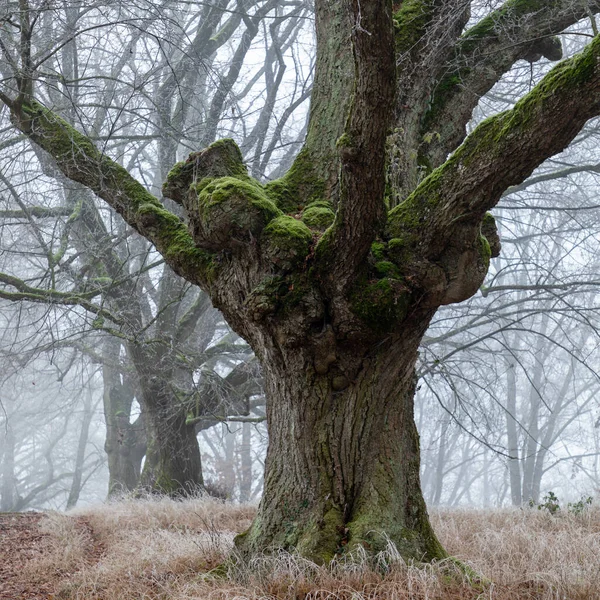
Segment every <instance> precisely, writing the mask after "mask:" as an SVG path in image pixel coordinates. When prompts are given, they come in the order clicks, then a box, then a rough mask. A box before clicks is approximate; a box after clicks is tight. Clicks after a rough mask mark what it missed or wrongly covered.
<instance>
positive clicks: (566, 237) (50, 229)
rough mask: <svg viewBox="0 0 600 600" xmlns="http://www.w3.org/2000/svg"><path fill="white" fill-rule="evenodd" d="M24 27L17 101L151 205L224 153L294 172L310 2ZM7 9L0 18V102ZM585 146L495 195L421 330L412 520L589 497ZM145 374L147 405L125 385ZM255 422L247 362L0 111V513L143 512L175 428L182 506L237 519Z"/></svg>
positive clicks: (254, 481) (532, 66) (255, 472)
mask: <svg viewBox="0 0 600 600" xmlns="http://www.w3.org/2000/svg"><path fill="white" fill-rule="evenodd" d="M31 4H32V8H33V9H34V12H35V15H36V17H35V18H36V22H35V25H34V26H33V27H32V36H31V40H30V42H31V45H32V51H33V56H34V60H35V63H36V68H37V70H38V71H39V73H40V75H39V77H38V78H37V80H36V81H35V84H34V85H35V92H36V96H37V97H38V98H39V99H40V100H41V101H43V102H44V104H46V105H47V106H48V107H51V108H52V109H53V110H54V111H55V112H57V113H59V114H60V115H61V116H62V117H63V118H64V119H65V120H66V121H68V122H69V123H70V124H72V125H74V126H75V127H76V128H78V129H81V130H82V131H84V132H85V133H86V135H88V136H89V137H91V138H92V139H93V140H94V141H95V142H96V144H97V146H98V148H99V149H101V151H102V152H105V153H106V154H107V155H109V156H111V157H112V158H114V159H116V160H118V161H119V162H120V163H121V164H122V165H123V166H125V167H126V168H127V169H128V170H129V171H130V172H131V173H132V174H133V175H134V176H135V177H137V178H138V180H140V181H142V182H143V183H144V184H145V186H146V187H147V188H148V189H149V190H150V191H151V192H152V193H153V194H155V195H157V196H158V197H161V192H160V189H161V185H162V183H163V182H164V181H165V179H166V177H167V174H168V172H169V170H170V169H171V168H172V167H173V165H174V164H175V163H176V162H177V161H179V160H185V158H186V157H187V155H188V154H189V153H190V152H192V151H197V150H199V149H202V148H204V147H206V146H207V145H209V144H210V143H212V142H214V141H215V140H218V139H221V138H225V137H231V138H233V139H234V140H235V141H236V142H237V143H238V144H239V146H240V148H241V150H242V152H243V155H244V157H245V161H246V164H247V166H248V170H249V172H250V174H251V175H252V176H253V177H256V178H257V179H260V180H262V181H269V180H272V179H276V178H277V177H279V176H280V175H281V174H282V173H284V172H285V170H286V169H287V168H288V167H289V165H290V164H291V161H292V160H293V158H294V156H295V155H296V153H297V152H298V150H299V149H300V147H301V144H302V141H303V139H304V135H305V131H306V124H307V118H308V110H309V100H310V90H311V81H312V73H313V67H314V50H315V40H314V35H313V19H312V6H311V3H310V2H305V1H303V0H298V1H294V0H237V1H229V0H215V1H214V2H210V3H204V2H196V1H190V2H184V1H179V0H162V1H160V2H149V1H145V0H136V1H134V2H127V3H123V2H119V1H116V0H115V1H112V0H102V1H98V2H95V1H92V2H78V1H73V0H72V1H69V2H49V3H46V2H42V1H39V2H37V3H36V2H32V3H31ZM490 4H492V5H494V6H495V5H499V4H500V3H498V2H497V3H495V4H494V3H493V2H492V3H490V2H488V1H483V0H482V2H481V7H482V10H483V9H484V8H485V10H489V8H490ZM15 6H16V3H15V2H12V1H9V2H8V3H7V4H5V5H4V8H0V24H1V28H0V41H1V47H2V50H3V60H2V61H0V77H1V79H2V83H1V84H0V85H1V86H7V89H12V88H11V87H10V86H11V85H13V83H11V82H13V79H14V78H13V75H12V73H13V69H12V65H11V58H10V57H11V56H16V54H15V53H16V52H18V46H19V41H20V40H19V36H20V30H19V24H18V23H17V22H16V21H15V16H14V15H15V11H16V8H15ZM476 17H477V11H476V10H475V11H474V14H473V19H474V20H475V19H476ZM591 34H592V24H591V23H590V22H585V23H580V24H578V25H577V26H575V27H573V28H572V29H571V30H569V31H568V32H566V33H565V34H564V35H562V36H561V41H562V45H563V49H564V53H565V55H567V56H568V55H571V54H573V53H575V52H577V51H578V50H579V49H581V47H582V46H583V45H584V43H585V41H587V39H588V38H589V36H590V35H591ZM534 59H535V57H533V58H532V61H533V62H528V61H520V62H518V63H517V64H516V65H515V67H514V68H513V69H512V70H511V71H510V72H509V73H508V74H507V75H506V76H505V77H503V79H502V80H501V81H500V82H499V84H498V85H496V86H495V88H494V89H493V90H492V91H491V92H490V93H489V94H488V95H487V96H486V97H484V98H483V99H482V100H481V102H480V104H479V106H478V108H477V110H476V113H475V114H474V119H473V124H476V123H478V122H480V121H481V120H483V119H484V118H486V116H488V115H490V114H495V113H497V112H498V111H501V110H505V109H508V108H510V107H511V106H512V105H513V104H514V102H515V101H516V99H517V98H519V97H520V96H522V95H523V93H524V92H525V91H527V90H528V89H530V88H531V87H533V86H534V85H535V83H536V82H538V81H539V80H540V78H541V77H542V76H543V74H544V73H546V72H547V71H548V70H549V68H550V67H551V63H549V62H548V61H546V60H545V59H541V60H537V59H535V60H534ZM598 125H599V123H598V120H593V121H591V122H590V123H588V125H587V126H586V127H585V128H584V130H583V131H582V132H581V133H580V134H579V136H578V137H577V139H576V140H575V142H574V143H573V144H572V145H571V146H570V147H569V148H568V149H567V150H566V151H565V152H564V153H562V154H560V155H558V156H556V157H554V158H553V159H551V160H548V161H546V163H544V164H543V165H542V166H541V167H540V168H539V169H538V170H537V171H536V172H535V173H534V174H533V176H532V177H531V178H530V179H529V180H528V181H526V182H525V183H523V184H522V185H520V186H516V187H515V188H512V189H509V190H508V191H507V193H506V194H505V196H504V198H503V199H502V201H501V202H500V204H499V206H498V207H497V208H496V209H495V210H494V216H495V217H496V221H497V223H498V227H499V231H500V236H501V242H502V253H501V256H500V257H499V258H496V259H493V260H492V263H491V267H490V271H489V274H488V277H487V279H486V281H485V284H484V286H483V287H482V288H481V290H480V292H479V293H478V294H476V295H475V296H474V297H473V298H472V299H470V300H469V301H467V302H463V303H462V304H459V305H453V306H446V307H443V308H442V309H441V310H439V311H438V313H437V315H436V318H435V320H434V322H433V323H432V325H431V327H430V329H429V331H428V334H427V336H426V337H425V339H424V342H423V344H422V349H421V353H420V363H419V377H420V379H419V384H418V394H417V403H416V407H415V418H416V421H417V425H418V428H419V431H420V435H421V453H422V466H421V469H422V473H421V475H422V485H423V491H424V494H425V497H426V499H427V501H428V503H429V505H431V506H433V505H443V506H467V505H468V506H479V507H480V506H503V505H510V504H513V505H516V506H520V505H523V504H527V503H528V502H529V501H530V500H532V501H533V502H534V503H539V502H542V501H543V499H544V497H545V495H546V494H547V493H548V492H549V491H552V492H554V493H555V494H556V495H557V496H558V497H559V498H560V499H561V501H564V502H568V501H571V502H574V501H577V500H578V499H580V498H581V497H582V496H583V497H587V496H595V495H597V493H598V489H599V488H600V472H599V467H600V465H599V457H600V436H599V434H600V405H599V402H598V391H599V389H600V378H599V376H598V371H599V370H600V355H599V342H600V337H599V331H600V330H599V323H598V319H599V312H598V300H597V289H598V286H600V272H599V271H600V268H599V267H600V264H599V263H600V258H599V257H598V251H597V249H598V241H599V235H598V234H599V228H600V223H599V214H600V213H599V210H600V201H599V200H598V189H599V183H600V182H599V180H598V178H599V174H600V151H599V150H598V148H599V147H600V144H599V141H600V135H599V133H600V132H599V129H598ZM428 135H431V136H432V138H431V139H433V137H434V136H435V135H436V132H430V134H428ZM423 141H424V143H428V141H427V139H424V140H423ZM430 141H431V140H430ZM163 201H164V202H165V204H167V206H168V208H169V210H172V211H173V212H176V211H178V210H180V209H179V207H177V205H175V204H174V203H172V202H171V201H169V200H167V199H163ZM157 370H158V371H159V372H160V373H161V375H162V384H163V387H162V389H161V391H160V399H159V400H160V401H157V399H156V398H155V397H154V396H153V394H155V393H156V392H155V390H150V389H149V387H148V385H147V377H146V375H145V374H147V373H148V372H149V371H157ZM264 416H265V412H264V398H263V395H262V389H261V377H260V369H259V367H258V365H257V361H256V360H255V358H254V357H253V355H252V352H251V350H250V349H249V348H248V347H247V345H246V344H245V343H244V342H243V341H242V340H241V339H240V338H239V337H237V336H236V334H235V333H234V332H232V331H231V330H229V329H228V327H227V325H226V324H225V323H224V321H223V319H222V318H221V316H220V315H219V313H218V312H217V311H216V310H215V309H213V308H212V307H211V306H210V303H209V301H208V299H207V297H206V296H205V295H204V294H203V293H202V292H201V291H200V290H198V289H197V288H195V287H193V286H191V285H190V284H188V283H186V282H185V281H183V280H182V279H180V278H179V277H178V276H177V275H175V274H174V273H173V272H172V271H171V270H170V269H169V268H168V267H167V266H166V265H164V264H163V261H162V259H161V257H160V255H159V254H158V253H157V252H156V251H155V250H154V249H153V248H152V247H151V246H150V244H149V243H148V242H147V241H146V240H145V239H143V238H141V237H140V236H139V235H137V234H136V233H135V232H133V231H132V230H131V229H130V228H128V227H127V226H126V225H125V224H124V222H123V221H122V219H121V218H120V217H119V216H118V215H116V214H114V212H112V211H111V210H110V209H108V208H107V207H106V206H105V205H103V204H102V203H101V202H100V201H98V200H97V199H96V198H95V197H94V195H93V194H92V193H91V192H90V191H89V190H87V189H85V188H84V187H82V186H79V185H77V184H75V183H73V182H72V181H69V180H67V179H66V178H65V177H64V176H63V175H62V174H61V173H60V172H59V171H58V169H57V168H56V166H55V164H54V162H53V160H52V159H51V158H50V157H49V155H47V154H45V153H44V152H43V151H42V150H40V149H39V148H37V147H34V146H33V145H32V144H30V143H29V142H28V141H27V140H26V139H24V136H22V135H20V134H18V132H17V131H16V130H15V129H14V128H13V127H12V126H11V125H10V122H9V116H8V111H7V110H6V109H0V510H1V511H24V510H30V509H42V508H43V509H46V508H55V509H64V508H70V507H73V506H75V505H77V504H91V503H98V502H102V501H104V500H105V499H106V497H107V495H108V494H111V495H119V494H122V493H127V492H133V491H135V490H138V489H140V488H143V489H150V490H152V489H153V487H156V486H155V484H156V481H155V480H154V479H153V465H152V461H153V448H154V447H155V445H156V444H157V443H160V438H161V436H163V435H165V432H167V431H171V430H172V429H174V424H179V425H178V426H180V425H181V423H185V426H186V427H187V429H186V431H189V432H191V434H190V435H191V437H190V436H188V438H187V439H182V440H180V442H181V443H180V445H179V446H177V449H176V450H174V451H177V452H187V451H193V448H192V447H193V445H194V444H195V443H196V442H195V441H194V440H197V444H199V448H200V455H201V459H202V473H203V484H202V482H199V487H198V489H201V488H202V486H203V487H204V488H206V489H207V490H208V491H209V492H210V493H212V494H215V495H217V496H219V497H222V498H227V499H231V500H234V501H240V502H256V501H258V499H259V498H260V495H261V490H262V470H263V460H264V455H265V451H266V447H267V444H268V440H267V435H266V427H265V423H264ZM177 443H179V442H177ZM390 443H393V441H392V440H390ZM190 448H191V450H190Z"/></svg>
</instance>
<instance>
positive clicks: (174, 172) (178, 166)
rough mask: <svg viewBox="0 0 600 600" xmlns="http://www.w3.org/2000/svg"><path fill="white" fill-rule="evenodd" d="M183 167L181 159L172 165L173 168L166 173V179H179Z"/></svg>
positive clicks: (183, 163)
mask: <svg viewBox="0 0 600 600" xmlns="http://www.w3.org/2000/svg"><path fill="white" fill-rule="evenodd" d="M184 168H185V161H183V160H181V161H179V162H177V163H175V164H174V165H173V168H172V169H171V170H170V171H169V172H168V173H167V181H169V180H170V179H171V180H173V179H179V178H180V177H181V174H182V173H183V170H184Z"/></svg>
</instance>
